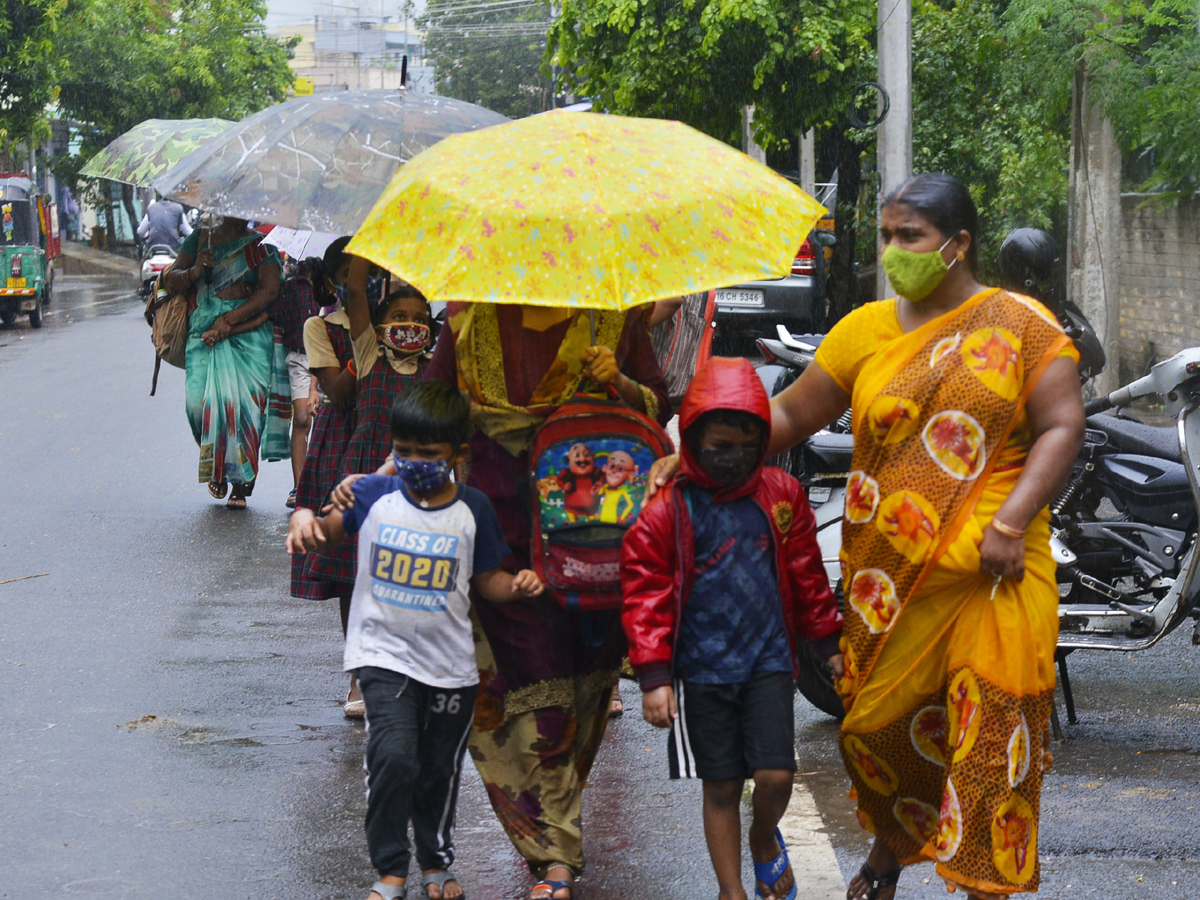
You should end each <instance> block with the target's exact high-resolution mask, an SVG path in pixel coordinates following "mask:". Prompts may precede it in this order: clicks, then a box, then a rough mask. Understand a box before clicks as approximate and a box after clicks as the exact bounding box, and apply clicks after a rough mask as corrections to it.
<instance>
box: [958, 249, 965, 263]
mask: <svg viewBox="0 0 1200 900" xmlns="http://www.w3.org/2000/svg"><path fill="white" fill-rule="evenodd" d="M966 258H967V254H965V253H963V252H962V251H961V250H959V251H958V261H959V262H962V261H963V260H964V259H966Z"/></svg>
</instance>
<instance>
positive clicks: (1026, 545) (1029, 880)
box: [771, 175, 1084, 900]
mask: <svg viewBox="0 0 1200 900" xmlns="http://www.w3.org/2000/svg"><path fill="white" fill-rule="evenodd" d="M976 223H977V215H976V212H975V207H974V204H973V203H972V202H971V199H970V195H969V194H968V193H967V191H966V189H965V187H963V185H962V184H961V183H959V182H958V181H957V180H956V179H953V178H951V177H950V176H945V175H921V176H916V177H915V178H912V179H910V180H909V181H908V182H907V183H905V184H904V185H902V186H901V187H900V188H899V189H898V190H897V191H896V192H895V193H894V194H893V195H892V196H890V197H889V198H888V199H887V200H886V201H885V205H884V207H883V214H882V228H881V237H882V244H883V248H884V251H883V255H882V257H881V261H882V263H883V264H884V266H885V269H886V270H887V271H888V275H889V277H890V279H891V280H892V282H893V284H894V285H895V286H896V288H897V290H899V291H900V293H901V296H900V297H899V298H897V299H893V300H885V301H881V302H878V303H872V304H868V305H866V306H864V307H862V308H860V309H858V310H855V311H854V312H853V313H851V314H850V315H849V316H847V317H846V318H845V319H843V320H842V321H841V322H840V323H838V325H837V326H836V327H835V328H834V329H833V330H832V331H831V333H830V334H829V336H828V337H827V338H826V339H825V341H824V342H823V343H822V345H821V347H820V349H819V351H818V353H817V357H816V361H817V365H815V366H811V367H810V368H809V369H808V370H807V371H806V372H805V373H804V375H803V376H802V377H801V378H800V379H798V380H797V383H796V384H795V385H794V386H793V387H792V388H790V389H789V390H787V391H785V392H784V393H783V394H781V395H780V396H779V397H778V398H776V402H775V405H774V421H773V422H772V447H771V452H773V453H774V452H777V451H778V450H780V449H782V448H783V447H785V446H788V445H790V444H792V443H795V442H796V441H798V440H801V439H803V438H804V437H806V436H807V435H809V434H811V433H812V432H813V431H815V430H816V429H817V428H819V427H820V426H821V425H823V424H825V423H826V422H829V421H832V420H833V419H834V418H836V417H837V416H838V415H840V414H841V412H842V411H843V410H844V409H845V408H846V407H847V406H848V405H849V406H850V407H851V408H852V409H853V418H854V437H855V451H854V464H853V468H854V471H853V472H852V473H851V475H850V478H849V480H848V483H847V492H846V514H845V519H844V521H843V526H842V535H843V546H842V566H843V574H844V591H845V597H846V627H845V632H844V638H843V651H844V653H845V671H844V673H843V677H842V678H841V681H840V687H841V690H842V692H843V695H844V698H845V703H846V718H845V721H844V722H843V724H842V731H841V736H840V744H841V749H842V755H843V758H844V759H845V762H846V769H847V771H848V772H849V774H850V778H851V781H852V782H853V785H854V796H856V797H857V800H858V816H859V821H860V822H861V823H862V825H863V827H864V828H866V829H868V830H869V831H871V832H873V833H874V834H875V842H874V845H873V847H872V850H871V853H870V856H869V857H868V860H867V863H866V864H865V865H864V866H863V869H862V871H861V872H860V873H859V874H858V875H857V876H855V878H854V879H852V881H851V883H850V888H849V891H848V892H847V896H848V897H849V898H850V900H876V898H877V900H889V898H890V897H892V896H894V892H895V883H896V878H897V877H898V876H899V871H900V867H901V866H904V865H908V864H910V863H915V862H918V861H921V860H934V861H936V862H937V863H938V874H939V875H941V876H942V877H943V878H944V879H945V880H946V882H947V884H948V885H949V886H951V887H955V888H962V889H964V890H965V891H966V892H967V894H968V895H970V896H972V897H979V898H992V897H1002V896H1008V895H1009V894H1012V893H1017V892H1022V891H1035V890H1037V887H1038V877H1039V872H1038V858H1037V824H1038V809H1039V801H1040V794H1041V783H1042V775H1043V772H1044V770H1045V768H1046V766H1047V765H1048V763H1049V747H1048V737H1049V735H1048V727H1047V726H1048V721H1049V715H1050V709H1051V704H1052V703H1053V696H1054V648H1055V643H1056V641H1057V638H1058V615H1057V604H1058V591H1057V588H1056V585H1055V578H1054V562H1053V560H1052V558H1051V556H1050V547H1049V538H1050V534H1049V516H1048V513H1047V511H1046V506H1047V504H1048V503H1049V502H1050V500H1051V499H1053V497H1054V496H1055V494H1056V493H1057V492H1058V491H1059V490H1061V488H1062V486H1063V484H1064V483H1065V481H1066V478H1067V475H1068V474H1069V472H1070V468H1071V465H1072V462H1073V460H1074V458H1075V455H1076V453H1077V452H1078V449H1079V445H1080V442H1081V440H1082V435H1083V420H1084V416H1083V406H1082V400H1081V397H1080V392H1079V380H1078V376H1077V375H1076V372H1075V366H1074V363H1075V361H1076V360H1077V359H1078V356H1077V355H1076V353H1075V350H1074V347H1073V346H1072V345H1071V342H1070V340H1069V339H1068V338H1067V336H1066V335H1065V334H1064V333H1063V331H1062V329H1061V328H1060V327H1059V325H1058V322H1057V321H1056V320H1055V318H1054V316H1053V315H1051V314H1050V313H1049V312H1048V311H1047V310H1046V309H1045V308H1044V307H1042V306H1040V305H1039V304H1037V303H1036V302H1035V301H1032V300H1030V299H1028V298H1026V297H1021V296H1019V295H1014V294H1009V293H1006V292H1004V291H1000V290H997V289H995V288H985V287H983V286H982V285H980V284H978V283H977V282H976V280H975V275H974V271H973V269H974V265H973V264H974V257H975V247H976V242H975V234H976V228H977V225H976Z"/></svg>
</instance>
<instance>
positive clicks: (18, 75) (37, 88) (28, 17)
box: [0, 0, 66, 150]
mask: <svg viewBox="0 0 1200 900" xmlns="http://www.w3.org/2000/svg"><path fill="white" fill-rule="evenodd" d="M65 6H66V0H4V2H3V3H0V149H5V150H11V149H12V148H13V147H14V146H15V145H17V144H19V143H22V142H30V141H32V140H34V139H37V138H41V137H45V136H46V135H47V134H48V133H49V124H48V122H47V120H46V107H47V106H48V105H49V104H50V103H51V102H52V101H53V100H54V96H55V94H56V92H57V91H58V69H59V51H58V48H57V47H56V46H55V33H56V32H57V30H58V25H59V19H60V17H61V14H62V11H63V8H64V7H65Z"/></svg>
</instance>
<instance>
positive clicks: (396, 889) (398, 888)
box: [371, 881, 408, 900]
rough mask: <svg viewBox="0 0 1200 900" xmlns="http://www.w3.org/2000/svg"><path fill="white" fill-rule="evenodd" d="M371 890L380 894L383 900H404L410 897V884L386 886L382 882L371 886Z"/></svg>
mask: <svg viewBox="0 0 1200 900" xmlns="http://www.w3.org/2000/svg"><path fill="white" fill-rule="evenodd" d="M371 890H372V891H374V892H375V893H376V894H378V895H379V896H380V897H382V898H383V900H404V898H405V897H407V896H408V882H407V881H406V882H404V884H384V883H383V882H382V881H377V882H375V883H374V884H373V885H371Z"/></svg>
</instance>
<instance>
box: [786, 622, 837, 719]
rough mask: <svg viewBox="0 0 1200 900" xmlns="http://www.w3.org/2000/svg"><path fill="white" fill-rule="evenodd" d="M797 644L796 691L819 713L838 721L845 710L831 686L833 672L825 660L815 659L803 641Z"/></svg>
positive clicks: (813, 653) (815, 656)
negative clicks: (797, 674)
mask: <svg viewBox="0 0 1200 900" xmlns="http://www.w3.org/2000/svg"><path fill="white" fill-rule="evenodd" d="M799 643H800V646H799V647H798V651H799V652H798V653H797V654H796V655H797V657H798V659H799V663H800V676H799V677H798V678H797V679H796V689H797V690H798V691H800V693H801V694H803V695H804V699H805V700H807V701H808V702H809V703H811V704H812V705H813V706H815V707H816V708H817V709H819V710H821V712H823V713H826V714H828V715H831V716H833V717H834V718H835V719H838V720H839V721H840V720H841V719H842V718H843V717H845V715H846V708H845V707H844V706H843V705H842V698H841V697H839V696H838V692H837V689H836V688H835V687H834V686H833V670H832V669H830V668H829V666H828V665H826V664H825V660H823V659H818V658H817V655H816V653H815V652H813V649H812V647H810V646H808V644H806V643H804V642H803V641H801V642H799Z"/></svg>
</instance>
